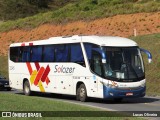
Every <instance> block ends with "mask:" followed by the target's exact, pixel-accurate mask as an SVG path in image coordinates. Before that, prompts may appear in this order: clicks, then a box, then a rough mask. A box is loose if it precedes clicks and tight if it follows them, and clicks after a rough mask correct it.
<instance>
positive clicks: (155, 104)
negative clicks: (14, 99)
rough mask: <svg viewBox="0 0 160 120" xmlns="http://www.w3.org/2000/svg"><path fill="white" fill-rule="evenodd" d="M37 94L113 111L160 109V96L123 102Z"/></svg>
mask: <svg viewBox="0 0 160 120" xmlns="http://www.w3.org/2000/svg"><path fill="white" fill-rule="evenodd" d="M1 92H4V93H13V94H21V95H22V94H23V93H22V92H20V91H16V90H12V91H1ZM36 96H39V97H43V98H46V99H53V100H62V101H67V102H70V103H74V104H80V105H85V106H91V107H97V108H100V109H103V110H111V111H153V112H154V111H160V97H149V96H146V97H144V98H132V99H124V100H123V101H122V102H121V103H115V102H113V101H112V100H102V99H89V101H88V102H80V101H76V100H75V97H73V96H66V95H55V94H36Z"/></svg>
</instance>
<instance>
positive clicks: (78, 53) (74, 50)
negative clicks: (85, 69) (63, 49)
mask: <svg viewBox="0 0 160 120" xmlns="http://www.w3.org/2000/svg"><path fill="white" fill-rule="evenodd" d="M70 62H74V63H77V64H80V65H82V66H85V62H84V57H83V53H82V49H81V45H80V44H71V47H70Z"/></svg>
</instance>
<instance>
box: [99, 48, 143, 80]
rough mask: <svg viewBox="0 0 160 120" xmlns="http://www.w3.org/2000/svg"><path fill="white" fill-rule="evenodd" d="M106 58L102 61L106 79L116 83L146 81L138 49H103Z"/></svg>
mask: <svg viewBox="0 0 160 120" xmlns="http://www.w3.org/2000/svg"><path fill="white" fill-rule="evenodd" d="M102 50H103V51H102V52H104V54H105V56H106V58H105V59H106V60H104V61H105V62H103V60H102V62H103V63H102V66H103V68H104V77H105V78H107V79H111V80H116V81H127V82H129V81H130V82H132V81H138V80H142V79H144V67H143V63H142V58H141V54H140V50H139V48H138V47H126V48H123V47H102Z"/></svg>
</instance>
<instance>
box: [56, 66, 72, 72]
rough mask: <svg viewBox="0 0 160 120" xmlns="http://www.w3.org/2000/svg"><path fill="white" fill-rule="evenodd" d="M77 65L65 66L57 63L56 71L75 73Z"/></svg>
mask: <svg viewBox="0 0 160 120" xmlns="http://www.w3.org/2000/svg"><path fill="white" fill-rule="evenodd" d="M74 70H75V67H64V66H63V65H62V66H58V65H55V71H54V72H55V73H74Z"/></svg>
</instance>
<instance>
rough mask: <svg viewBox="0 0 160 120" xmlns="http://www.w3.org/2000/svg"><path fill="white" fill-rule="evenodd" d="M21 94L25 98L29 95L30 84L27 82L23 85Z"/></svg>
mask: <svg viewBox="0 0 160 120" xmlns="http://www.w3.org/2000/svg"><path fill="white" fill-rule="evenodd" d="M23 93H24V94H25V95H27V96H30V95H31V93H32V92H31V89H30V84H29V82H28V81H25V82H24V84H23Z"/></svg>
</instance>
